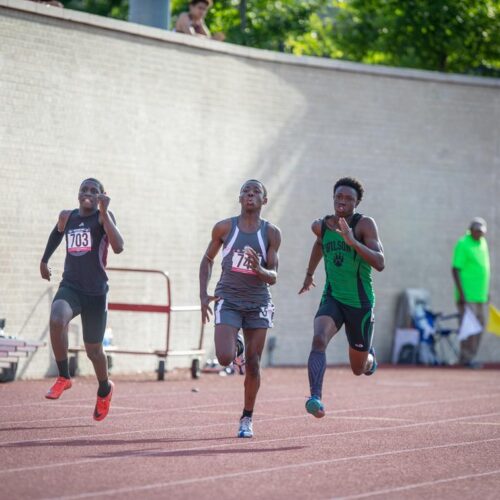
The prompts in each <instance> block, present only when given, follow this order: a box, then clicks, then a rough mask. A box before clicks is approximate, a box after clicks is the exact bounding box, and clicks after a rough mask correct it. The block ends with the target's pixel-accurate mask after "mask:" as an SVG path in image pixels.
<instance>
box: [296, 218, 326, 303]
mask: <svg viewBox="0 0 500 500" xmlns="http://www.w3.org/2000/svg"><path fill="white" fill-rule="evenodd" d="M311 230H312V232H313V233H314V234H315V236H316V241H315V242H314V244H313V247H312V249H311V255H310V257H309V263H308V264H307V269H306V277H305V278H304V283H303V284H302V288H301V289H300V290H299V294H301V293H304V292H308V291H309V290H310V289H311V287H315V286H316V283H314V272H315V271H316V268H317V267H318V264H319V263H320V262H321V259H322V258H323V246H322V245H323V243H322V240H321V219H316V220H315V221H314V222H313V223H312V224H311Z"/></svg>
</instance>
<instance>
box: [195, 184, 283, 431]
mask: <svg viewBox="0 0 500 500" xmlns="http://www.w3.org/2000/svg"><path fill="white" fill-rule="evenodd" d="M266 203H267V192H266V188H265V187H264V185H263V184H262V183H261V182H260V181H256V180H249V181H247V182H245V184H243V186H242V187H241V190H240V204H241V213H240V215H239V216H238V217H232V218H230V219H226V220H223V221H221V222H218V223H217V224H216V225H215V226H214V228H213V230H212V240H211V241H210V243H209V245H208V248H207V251H206V253H205V255H204V256H203V259H202V261H201V265H200V300H201V313H202V320H203V322H205V323H206V322H208V321H209V320H210V314H212V310H211V308H210V302H212V301H216V302H215V352H216V355H217V359H218V360H219V363H220V364H221V365H223V366H228V365H230V364H231V363H232V362H233V360H234V359H235V355H236V354H237V351H238V354H240V353H241V351H242V350H243V349H242V346H241V348H240V349H237V343H238V344H239V343H240V342H241V343H242V341H238V340H237V335H238V331H239V330H240V329H243V334H244V339H245V351H246V374H245V404H244V408H243V415H242V417H241V419H240V426H239V430H238V437H252V436H253V429H252V413H253V408H254V405H255V399H256V397H257V392H258V390H259V385H260V372H259V366H260V358H261V355H262V350H263V348H264V343H265V340H266V334H267V329H268V328H271V327H272V319H273V312H274V306H273V304H272V302H271V294H270V291H269V287H270V285H274V284H275V283H276V279H277V270H278V249H279V246H280V243H281V233H280V230H279V229H278V228H277V227H276V226H273V225H272V224H270V223H269V222H267V221H264V220H262V219H261V218H260V211H261V208H262V206H263V205H265V204H266ZM221 248H222V249H223V252H222V256H223V258H222V275H221V278H220V280H219V282H218V284H217V287H216V290H215V295H216V297H215V296H211V295H208V291H207V287H208V281H209V279H210V276H211V274H212V266H213V261H214V259H215V257H216V255H217V253H218V252H219V250H220V249H221Z"/></svg>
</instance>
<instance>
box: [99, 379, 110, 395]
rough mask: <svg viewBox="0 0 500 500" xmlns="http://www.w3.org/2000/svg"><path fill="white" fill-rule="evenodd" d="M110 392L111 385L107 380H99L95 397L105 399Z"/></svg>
mask: <svg viewBox="0 0 500 500" xmlns="http://www.w3.org/2000/svg"><path fill="white" fill-rule="evenodd" d="M110 392H111V384H110V383H109V379H106V380H99V389H98V390H97V395H98V396H99V397H100V398H105V397H106V396H107V395H108V394H109V393H110Z"/></svg>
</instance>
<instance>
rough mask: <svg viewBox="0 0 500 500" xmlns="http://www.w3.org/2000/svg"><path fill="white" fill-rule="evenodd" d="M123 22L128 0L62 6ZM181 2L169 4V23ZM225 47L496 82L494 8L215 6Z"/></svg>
mask: <svg viewBox="0 0 500 500" xmlns="http://www.w3.org/2000/svg"><path fill="white" fill-rule="evenodd" d="M63 3H64V5H65V6H66V7H68V8H72V9H77V10H83V11H87V12H91V13H93V14H99V15H103V16H110V17H115V18H118V19H127V16H128V4H129V2H128V0H63ZM188 3H189V1H188V0H171V10H172V22H173V23H174V24H175V21H176V19H177V17H178V15H179V14H180V13H181V12H183V11H186V10H187V9H188ZM206 21H207V24H208V26H209V28H210V30H211V31H212V32H213V33H215V32H223V33H224V34H225V35H226V42H229V43H235V44H240V45H247V46H250V47H257V48H261V49H269V50H278V51H284V52H290V53H293V54H296V55H313V56H320V57H331V58H339V59H346V60H350V61H361V62H365V63H371V64H385V65H389V66H402V67H409V68H422V69H430V70H438V71H448V72H458V73H473V74H481V75H494V76H500V0H215V1H214V2H213V6H212V8H211V9H210V11H209V13H208V16H207V20H206Z"/></svg>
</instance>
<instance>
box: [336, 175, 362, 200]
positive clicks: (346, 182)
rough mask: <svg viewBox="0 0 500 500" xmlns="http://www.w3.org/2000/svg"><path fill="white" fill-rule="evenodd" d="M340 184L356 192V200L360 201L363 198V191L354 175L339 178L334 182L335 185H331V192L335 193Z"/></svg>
mask: <svg viewBox="0 0 500 500" xmlns="http://www.w3.org/2000/svg"><path fill="white" fill-rule="evenodd" d="M340 186H347V187H350V188H352V189H354V191H356V193H357V194H358V201H361V200H362V199H363V193H364V192H365V190H364V188H363V186H362V184H361V182H359V181H358V180H357V179H355V178H354V177H342V179H339V180H338V181H337V182H336V183H335V186H333V194H335V191H337V188H338V187H340Z"/></svg>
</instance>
